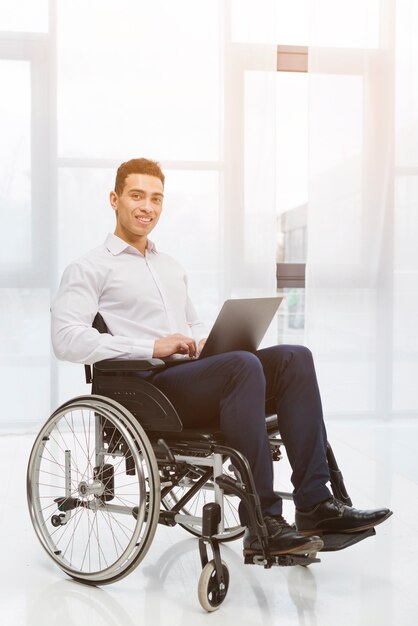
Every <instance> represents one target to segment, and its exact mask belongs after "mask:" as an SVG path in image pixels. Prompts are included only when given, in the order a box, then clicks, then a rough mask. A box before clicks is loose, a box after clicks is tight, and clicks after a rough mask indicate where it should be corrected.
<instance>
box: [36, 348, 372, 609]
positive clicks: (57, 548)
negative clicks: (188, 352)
mask: <svg viewBox="0 0 418 626" xmlns="http://www.w3.org/2000/svg"><path fill="white" fill-rule="evenodd" d="M162 367H166V364H165V363H164V361H160V360H159V359H148V360H141V361H120V360H107V361H102V362H100V363H97V364H95V365H94V366H93V375H92V373H91V368H90V366H85V370H86V381H87V382H88V383H92V384H93V386H92V395H88V396H79V397H77V398H73V399H72V400H69V401H68V402H66V403H64V404H63V405H62V406H61V407H59V408H58V409H57V410H56V411H55V412H54V413H53V414H52V415H51V417H50V418H49V419H48V420H47V422H46V424H45V425H44V426H43V428H42V429H41V431H40V433H39V434H38V436H37V438H36V440H35V443H34V445H33V448H32V452H31V455H30V459H29V464H28V473H27V496H28V505H29V511H30V515H31V519H32V523H33V526H34V528H35V531H36V534H37V536H38V538H39V540H40V541H41V543H42V545H43V547H44V548H45V550H46V551H47V552H48V554H49V555H50V556H51V557H52V558H53V560H54V561H55V562H56V563H57V564H58V565H59V567H61V569H63V570H64V571H65V572H66V573H67V574H68V575H70V576H71V577H73V578H74V579H76V580H78V581H80V582H83V583H87V584H93V585H97V584H107V583H111V582H115V581H116V580H119V579H121V578H123V577H124V576H126V575H127V574H128V573H130V572H131V571H132V570H133V569H134V568H135V567H136V566H137V565H138V564H139V563H140V562H141V561H142V559H143V558H144V557H145V555H146V553H147V551H148V549H149V547H150V545H151V543H152V540H153V537H154V534H155V530H156V527H157V524H158V523H160V524H164V525H166V526H174V525H176V524H179V525H181V526H182V527H183V528H185V529H186V530H187V531H188V532H190V533H192V534H193V535H195V536H197V537H199V551H200V558H201V564H202V574H201V576H200V580H199V584H198V597H199V601H200V603H201V605H202V607H203V608H204V609H205V610H207V611H213V610H216V609H217V608H218V607H219V606H220V605H221V604H222V602H223V601H224V599H225V597H226V594H227V591H228V586H229V573H228V568H227V565H226V564H225V563H224V562H223V561H222V560H221V555H220V544H221V543H222V542H224V541H231V540H234V539H237V538H239V537H242V535H243V533H244V529H243V528H242V527H241V526H240V522H239V519H238V515H237V507H236V505H235V502H236V500H237V499H238V500H241V501H242V502H243V503H244V504H245V506H246V508H247V511H248V516H249V527H250V528H251V530H252V532H253V533H255V534H257V536H258V539H259V543H260V545H261V551H260V553H257V554H252V555H245V556H244V562H245V563H246V564H258V565H263V567H265V568H270V567H272V566H273V565H280V566H283V565H285V566H287V565H297V564H299V565H310V564H311V563H315V562H319V559H317V558H316V554H315V553H313V554H305V555H293V554H292V555H290V554H289V555H279V556H278V555H271V554H270V553H269V549H268V536H267V529H266V526H265V523H264V520H263V515H262V511H261V505H260V501H259V498H258V495H257V493H256V490H255V486H254V481H253V477H252V474H251V470H250V467H249V464H248V461H247V460H246V458H245V457H244V456H243V455H242V454H240V453H239V452H238V451H236V450H234V449H232V448H230V447H229V446H227V445H225V442H224V441H223V439H222V435H221V433H220V432H215V431H205V432H202V431H199V430H190V429H188V430H184V429H183V427H182V423H181V420H180V418H179V416H178V414H177V412H176V410H175V408H174V407H173V405H172V404H171V402H170V401H169V400H168V398H167V397H166V396H165V395H164V394H163V393H162V392H161V391H160V390H159V389H157V388H156V387H155V386H154V385H152V384H151V383H149V382H147V381H146V380H144V379H143V378H141V377H138V375H137V373H138V372H140V371H144V370H156V369H159V368H162ZM266 425H267V430H268V433H269V438H270V443H271V450H272V458H273V460H275V461H278V460H279V459H280V458H281V454H280V447H281V445H283V442H282V440H281V439H280V435H279V432H278V427H277V418H276V416H275V415H270V416H268V417H267V418H266ZM327 458H328V464H329V467H330V472H331V487H332V491H333V493H334V495H335V497H337V498H338V499H340V500H342V501H343V502H345V503H346V504H348V505H351V500H350V498H349V496H348V494H347V491H346V488H345V485H344V481H343V477H342V475H341V472H340V470H339V468H338V465H337V462H336V460H335V457H334V454H333V452H332V449H331V446H330V445H329V444H328V449H327ZM123 463H124V469H123V468H122V464H123ZM227 463H230V466H229V467H227V466H226V464H227ZM126 489H128V491H126ZM280 495H281V496H282V497H283V498H286V499H292V496H291V494H289V493H280ZM161 504H162V507H161V506H160V505H161ZM69 529H71V530H70V532H68V530H69ZM374 533H375V531H374V529H369V530H367V531H364V532H359V533H352V534H350V535H347V534H346V535H342V534H332V535H324V536H323V539H324V544H325V545H324V548H323V550H322V551H326V550H339V549H343V548H345V547H348V546H349V545H352V544H354V543H357V542H358V541H361V540H362V539H364V538H366V537H368V536H370V535H372V534H374ZM77 542H78V543H77ZM208 550H210V551H211V552H212V559H209V552H208Z"/></svg>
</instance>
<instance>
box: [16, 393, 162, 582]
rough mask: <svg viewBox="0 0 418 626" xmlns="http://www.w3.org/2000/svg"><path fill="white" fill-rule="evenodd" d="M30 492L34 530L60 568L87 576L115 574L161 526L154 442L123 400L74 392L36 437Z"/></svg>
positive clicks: (130, 565)
mask: <svg viewBox="0 0 418 626" xmlns="http://www.w3.org/2000/svg"><path fill="white" fill-rule="evenodd" d="M27 496H28V505H29V511H30V516H31V519H32V523H33V526H34V528H35V531H36V534H37V536H38V538H39V540H40V542H41V543H42V545H43V547H44V548H45V550H46V551H47V552H48V554H49V555H50V556H51V557H52V559H53V560H54V561H55V562H56V563H57V564H58V565H59V566H60V567H61V569H63V570H64V571H65V572H66V573H67V574H69V575H70V576H72V577H73V578H75V579H76V580H78V581H81V582H84V583H88V584H105V583H111V582H114V581H116V580H119V579H120V578H123V577H124V576H126V575H127V574H128V573H129V572H130V571H131V570H133V569H134V568H135V567H136V566H137V565H138V564H139V563H140V561H141V560H142V559H143V558H144V556H145V554H146V553H147V551H148V549H149V547H150V545H151V542H152V539H153V536H154V533H155V529H156V526H157V522H158V517H159V508H160V482H159V473H158V467H157V463H156V460H155V456H154V452H153V449H152V446H151V444H150V442H149V440H148V438H147V436H146V434H145V432H144V431H143V430H142V428H141V426H139V424H138V423H137V421H136V420H135V419H134V417H133V416H132V415H131V414H130V413H129V411H127V410H126V409H125V408H124V407H122V406H121V405H120V404H118V403H117V402H115V401H113V400H110V399H108V398H104V397H102V396H94V395H91V396H81V397H78V398H74V399H73V400H70V401H69V402H67V403H65V404H64V405H62V406H61V407H60V408H59V409H57V410H56V411H55V413H53V414H52V416H51V417H50V418H49V419H48V421H47V422H46V424H45V425H44V426H43V428H42V429H41V431H40V433H39V435H38V436H37V438H36V440H35V443H34V445H33V448H32V452H31V455H30V458H29V464H28V472H27Z"/></svg>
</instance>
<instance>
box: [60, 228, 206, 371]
mask: <svg viewBox="0 0 418 626" xmlns="http://www.w3.org/2000/svg"><path fill="white" fill-rule="evenodd" d="M51 312H52V345H53V348H54V352H55V355H56V356H57V357H58V358H59V359H61V360H65V361H73V362H75V363H88V364H91V363H95V362H96V361H101V360H102V359H109V358H113V359H141V358H149V357H152V354H153V350H154V342H155V340H156V339H158V338H160V337H165V336H167V335H172V334H174V333H182V334H183V335H186V336H188V337H190V336H192V337H193V338H194V339H195V340H196V342H197V343H198V342H199V341H200V339H202V338H203V337H206V335H207V332H206V329H205V326H204V324H203V323H202V322H201V321H200V320H199V319H198V316H197V313H196V311H195V309H194V307H193V304H192V303H191V301H190V298H189V296H188V292H187V277H186V274H185V272H184V270H183V268H182V267H181V265H180V264H179V263H178V262H177V261H175V260H174V259H173V258H172V257H170V256H168V255H167V254H162V253H161V252H157V250H156V248H155V245H154V244H153V243H152V242H151V241H149V240H148V245H147V249H146V251H145V255H143V254H142V253H141V252H139V251H138V250H137V249H136V248H134V247H132V246H130V245H129V244H127V243H126V242H125V241H123V240H122V239H120V238H119V237H117V236H116V235H112V234H109V235H108V237H107V239H106V241H105V243H104V244H102V245H101V246H99V247H97V248H95V249H94V250H91V251H90V252H88V253H87V254H86V255H85V256H83V257H81V258H80V259H78V260H76V261H74V262H73V263H71V265H69V266H68V267H67V268H66V270H65V271H64V274H63V276H62V280H61V284H60V287H59V289H58V292H57V295H56V296H55V298H54V300H53V303H52V308H51ZM98 312H99V313H100V314H101V315H102V317H103V319H104V321H105V322H106V325H107V327H108V330H109V333H110V334H100V333H99V332H98V331H97V330H95V329H94V328H92V323H93V320H94V317H95V315H96V313H98Z"/></svg>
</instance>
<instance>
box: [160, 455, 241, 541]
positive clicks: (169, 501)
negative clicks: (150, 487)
mask: <svg viewBox="0 0 418 626" xmlns="http://www.w3.org/2000/svg"><path fill="white" fill-rule="evenodd" d="M222 471H223V473H224V474H225V475H227V476H231V477H232V478H234V479H235V478H236V476H235V474H234V473H233V471H232V468H231V467H230V461H229V459H228V460H227V461H226V462H225V463H224V464H223V468H222ZM202 474H203V471H202V470H201V468H199V467H193V468H191V470H190V472H189V473H188V474H187V475H186V476H185V477H184V479H183V480H182V481H180V483H179V484H178V485H177V486H176V487H174V488H173V489H172V490H171V491H170V492H169V493H168V494H167V495H166V496H165V497H164V498H162V504H163V506H164V507H165V508H166V509H167V510H168V511H170V510H171V509H172V508H173V507H174V506H175V505H176V504H177V502H179V501H180V500H181V498H183V497H184V496H185V495H186V494H187V493H188V491H189V490H190V489H192V488H193V487H194V485H195V484H196V482H197V481H198V480H199V479H200V478H201V476H202ZM214 500H215V492H214V487H213V481H212V480H209V481H208V482H207V483H206V484H205V485H204V486H203V487H201V488H200V489H199V491H198V492H197V493H196V494H195V495H194V496H193V497H192V498H191V499H190V500H189V501H188V502H187V504H185V506H184V507H182V509H181V510H180V513H181V514H182V515H184V516H187V517H190V519H191V520H193V517H196V518H200V517H201V515H202V510H203V506H204V505H205V504H207V503H208V502H214ZM238 505H239V498H238V497H237V496H230V495H228V496H227V495H224V496H223V511H224V514H223V519H224V529H223V531H222V532H221V533H220V534H218V535H215V537H216V539H217V540H218V541H221V542H228V541H235V540H236V539H239V538H240V537H243V535H244V532H245V528H243V527H242V526H241V523H240V519H239V515H238ZM179 525H180V526H181V527H182V528H184V529H185V530H187V532H189V533H191V534H192V535H194V536H195V537H200V536H201V535H202V526H201V523H199V522H197V521H196V522H195V521H190V522H188V521H185V522H179Z"/></svg>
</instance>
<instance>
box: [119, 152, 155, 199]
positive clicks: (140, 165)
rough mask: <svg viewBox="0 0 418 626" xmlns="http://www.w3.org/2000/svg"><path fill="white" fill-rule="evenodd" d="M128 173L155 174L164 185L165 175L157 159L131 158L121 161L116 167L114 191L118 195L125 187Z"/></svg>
mask: <svg viewBox="0 0 418 626" xmlns="http://www.w3.org/2000/svg"><path fill="white" fill-rule="evenodd" d="M129 174H147V176H156V177H157V178H159V179H160V181H161V182H162V184H163V186H164V180H165V176H164V174H163V173H162V170H161V167H160V164H159V163H158V162H157V161H151V160H150V159H131V160H130V161H126V163H122V164H121V165H119V167H118V171H117V172H116V180H115V193H117V194H118V196H120V195H121V193H123V188H124V187H125V180H126V179H127V177H128V176H129Z"/></svg>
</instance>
